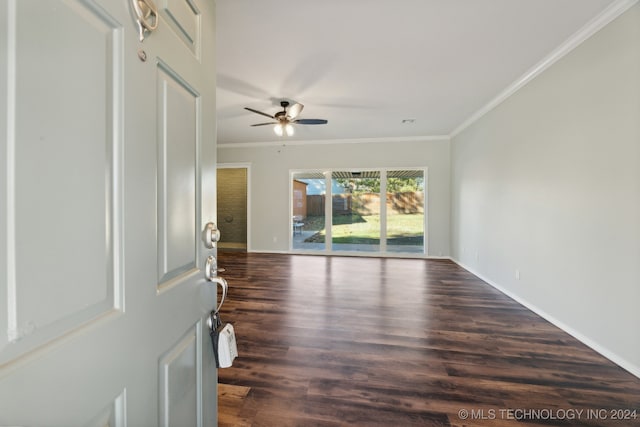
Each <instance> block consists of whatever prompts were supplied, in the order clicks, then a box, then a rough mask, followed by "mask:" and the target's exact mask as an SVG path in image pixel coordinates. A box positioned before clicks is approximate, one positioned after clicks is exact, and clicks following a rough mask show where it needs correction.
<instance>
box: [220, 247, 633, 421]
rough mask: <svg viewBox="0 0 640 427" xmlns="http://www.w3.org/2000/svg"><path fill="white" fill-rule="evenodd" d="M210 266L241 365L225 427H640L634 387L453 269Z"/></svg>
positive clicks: (227, 399) (236, 259)
mask: <svg viewBox="0 0 640 427" xmlns="http://www.w3.org/2000/svg"><path fill="white" fill-rule="evenodd" d="M219 265H220V266H221V267H224V268H226V272H225V273H224V276H225V277H226V278H227V279H228V281H229V285H230V290H229V295H228V300H227V302H226V303H225V305H224V307H223V310H222V315H223V320H225V321H229V322H231V323H233V324H234V327H235V330H236V337H237V340H238V351H239V353H240V356H239V358H238V359H236V361H235V363H234V366H233V367H232V368H229V369H220V370H219V382H220V392H219V422H220V426H222V427H224V426H233V427H238V426H279V427H282V426H476V425H478V426H479V425H482V426H512V425H518V426H525V425H526V426H529V425H563V426H564V425H593V426H617V427H622V426H639V425H640V379H638V378H636V377H634V376H633V375H631V374H629V373H627V372H626V371H624V370H622V369H621V368H619V367H617V366H616V365H614V364H613V363H611V362H609V361H608V360H606V359H605V358H603V357H602V356H600V355H598V354H597V353H595V352H594V351H592V350H591V349H589V348H587V347H586V346H584V345H583V344H581V343H580V342H578V341H577V340H575V339H574V338H572V337H571V336H569V335H567V334H566V333H564V332H562V331H561V330H559V329H558V328H556V327H555V326H553V325H551V324H550V323H548V322H546V321H545V320H543V319H541V318H540V317H538V316H537V315H535V314H534V313H532V312H531V311H529V310H527V309H526V308H524V307H522V306H521V305H519V304H517V303H516V302H514V301H513V300H511V299H509V298H508V297H506V296H504V295H503V294H501V293H500V292H498V291H496V290H495V289H494V288H492V287H490V286H489V285H487V284H486V283H484V282H483V281H482V280H480V279H478V278H476V277H475V276H473V275H472V274H470V273H468V272H467V271H465V270H463V269H462V268H460V267H458V266H457V265H456V264H454V263H453V262H450V261H447V260H416V259H413V260H412V259H378V258H355V257H322V256H290V255H276V254H246V253H237V252H235V253H220V255H219ZM635 333H637V331H635ZM634 411H635V412H634ZM616 417H617V418H622V419H615V418H616Z"/></svg>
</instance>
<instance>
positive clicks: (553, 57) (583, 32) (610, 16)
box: [449, 0, 639, 138]
mask: <svg viewBox="0 0 640 427" xmlns="http://www.w3.org/2000/svg"><path fill="white" fill-rule="evenodd" d="M638 1H639V0H617V1H615V2H613V3H611V4H610V5H609V6H608V7H607V8H606V9H604V10H603V11H602V12H601V13H600V14H599V15H597V16H596V17H595V18H593V19H592V20H591V21H589V22H588V23H586V24H585V25H584V26H583V27H582V28H581V29H580V30H578V31H577V32H576V33H574V34H573V35H572V36H571V37H569V38H568V39H567V40H565V42H564V43H562V44H561V45H560V46H558V47H557V48H556V49H554V50H553V51H552V52H551V53H550V54H549V55H547V56H546V57H545V58H543V59H542V61H540V62H538V63H537V64H536V65H534V66H533V67H532V68H530V69H529V70H528V71H527V72H526V73H524V74H523V75H522V76H520V77H519V78H518V79H517V80H516V81H514V82H513V83H511V84H510V85H509V86H507V88H506V89H504V90H503V91H502V92H500V93H499V94H498V96H496V97H495V98H493V99H492V100H491V101H489V102H488V103H487V104H486V105H485V106H484V107H482V108H480V109H479V110H478V111H476V112H475V113H473V114H472V115H471V116H470V117H469V118H467V119H466V120H465V121H464V122H462V123H461V124H460V125H458V127H456V128H455V129H454V130H453V131H452V132H451V134H450V135H449V137H450V138H453V137H455V136H456V135H458V134H459V133H460V132H462V131H463V130H465V129H466V128H468V127H469V126H471V125H472V124H473V123H475V122H476V121H477V120H478V119H480V118H481V117H482V116H484V115H485V114H487V113H488V112H489V111H491V110H493V109H494V108H496V107H497V106H498V105H500V104H501V103H502V102H504V101H505V100H506V99H507V98H509V97H510V96H511V95H513V94H514V93H516V92H517V91H518V90H520V88H522V87H523V86H524V85H526V84H527V83H529V82H530V81H531V80H533V79H534V78H536V77H537V76H538V75H539V74H541V73H542V72H543V71H545V70H546V69H547V68H549V67H551V66H552V65H553V64H555V63H556V62H557V61H559V60H560V59H561V58H562V57H564V56H565V55H566V54H568V53H569V52H571V51H572V50H573V49H575V48H576V47H578V46H579V45H581V44H582V43H584V42H585V41H586V40H587V39H588V38H589V37H591V36H592V35H594V34H595V33H597V32H598V31H600V30H601V29H602V28H603V27H605V26H606V25H607V24H609V23H610V22H611V21H613V20H614V19H616V18H617V17H618V16H620V15H622V14H623V13H624V12H626V11H627V10H629V9H630V8H631V7H632V6H634V5H635V4H636V3H638Z"/></svg>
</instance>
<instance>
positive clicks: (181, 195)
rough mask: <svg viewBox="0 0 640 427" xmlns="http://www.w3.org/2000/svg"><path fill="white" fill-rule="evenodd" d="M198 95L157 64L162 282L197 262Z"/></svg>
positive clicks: (159, 223) (161, 64) (160, 262)
mask: <svg viewBox="0 0 640 427" xmlns="http://www.w3.org/2000/svg"><path fill="white" fill-rule="evenodd" d="M198 97H199V95H198V94H197V93H196V92H195V90H194V89H193V88H191V87H190V86H189V84H188V83H187V82H186V81H185V80H184V79H182V78H181V77H180V76H178V75H176V73H175V72H174V71H172V70H170V69H169V68H168V67H167V66H166V65H165V64H163V63H160V64H159V68H158V94H157V98H158V100H159V104H158V118H157V122H158V144H159V148H158V152H159V156H158V244H159V248H158V254H159V257H160V258H159V260H158V261H159V267H160V271H159V273H160V274H159V278H160V283H162V282H164V281H165V280H167V279H169V278H171V277H175V276H176V275H178V274H180V273H183V272H185V271H189V270H191V269H193V268H195V266H196V225H197V224H198V218H196V212H197V210H196V208H197V206H196V202H199V200H196V195H197V194H196V176H197V175H198V170H197V156H196V153H197V152H198V151H199V150H198V140H197V135H198V128H199V124H200V118H199V115H198V114H199V113H198V111H199V108H198Z"/></svg>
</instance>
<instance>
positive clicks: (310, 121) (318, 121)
mask: <svg viewBox="0 0 640 427" xmlns="http://www.w3.org/2000/svg"><path fill="white" fill-rule="evenodd" d="M293 123H296V124H298V125H326V124H327V123H329V122H328V121H327V120H324V119H299V120H294V121H293Z"/></svg>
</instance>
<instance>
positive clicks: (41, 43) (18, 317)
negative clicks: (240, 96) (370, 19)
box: [0, 0, 217, 427]
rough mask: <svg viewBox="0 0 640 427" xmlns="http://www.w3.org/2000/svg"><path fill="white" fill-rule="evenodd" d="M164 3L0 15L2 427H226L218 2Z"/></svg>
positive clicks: (18, 5)
mask: <svg viewBox="0 0 640 427" xmlns="http://www.w3.org/2000/svg"><path fill="white" fill-rule="evenodd" d="M159 3H160V6H161V9H160V12H159V15H160V18H159V25H158V28H157V30H155V31H154V32H152V33H147V34H146V38H145V40H144V41H143V42H140V41H139V38H138V28H137V26H136V24H135V16H134V13H133V12H132V10H131V9H130V8H131V4H132V2H131V1H130V0H126V1H125V0H121V1H117V2H115V1H113V0H5V1H3V2H0V135H3V137H2V138H0V164H1V165H2V166H0V295H7V298H6V299H4V298H0V425H40V426H65V427H66V426H92V427H93V426H107V425H108V426H112V427H113V426H125V425H133V426H157V425H161V424H164V425H194V426H213V425H216V417H217V413H216V398H217V396H216V383H217V372H216V370H215V362H214V360H213V353H212V350H211V345H210V342H208V338H209V337H208V336H207V332H208V328H207V326H206V322H205V319H206V317H207V316H208V314H209V311H210V310H211V309H213V308H214V307H215V293H214V292H213V289H214V287H213V286H212V285H211V284H210V283H209V282H207V281H206V280H205V275H204V272H203V271H202V270H203V266H204V260H205V259H206V258H207V256H209V255H215V249H207V248H206V247H205V245H204V243H203V241H202V239H201V237H200V235H201V232H202V230H203V228H204V225H205V224H206V223H207V222H210V221H212V222H215V221H216V218H215V212H216V206H215V188H216V185H215V164H216V161H215V155H216V152H215V151H216V150H215V120H213V118H214V117H215V79H214V77H213V76H214V75H215V61H214V45H215V40H214V33H215V28H214V25H215V16H214V2H212V1H209V0H192V1H191V0H189V1H187V0H183V1H178V0H176V1H168V2H167V1H160V2H159ZM178 10H181V12H180V13H178V12H177V11H178ZM185 11H186V12H185ZM187 12H188V13H187ZM170 15H171V16H170ZM189 20H190V21H192V22H191V23H190V24H188V21H189ZM178 24H180V28H182V29H181V31H177V30H176V29H177V26H178ZM181 33H182V34H181ZM185 34H191V36H189V37H192V40H191V42H189V43H187V42H185V40H186V39H185V37H187V36H186V35H185ZM203 117H207V120H203V119H202V118H203ZM5 136H6V138H5ZM205 338H206V339H205ZM175 420H180V421H179V422H177V421H175Z"/></svg>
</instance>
